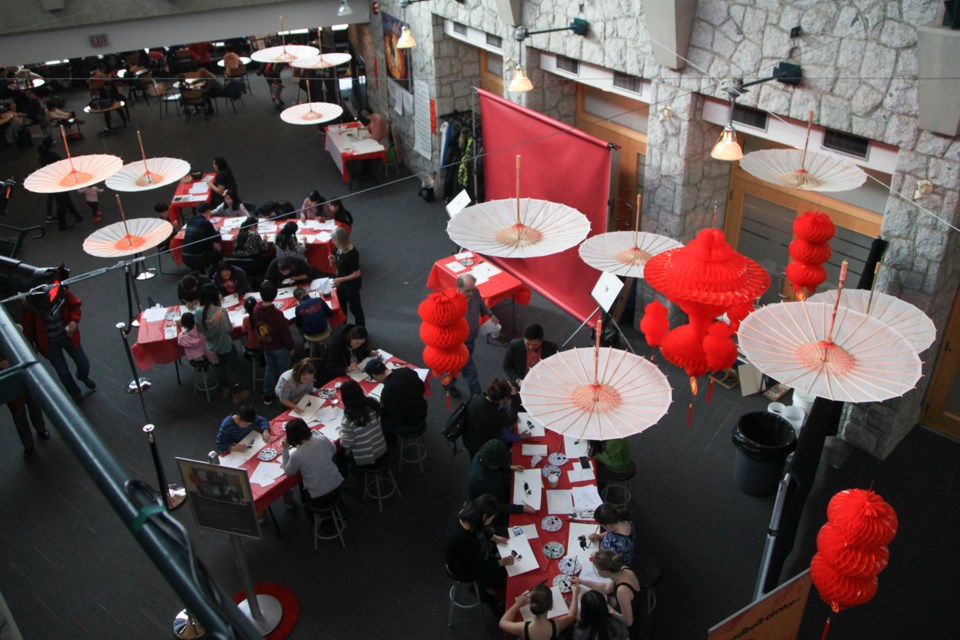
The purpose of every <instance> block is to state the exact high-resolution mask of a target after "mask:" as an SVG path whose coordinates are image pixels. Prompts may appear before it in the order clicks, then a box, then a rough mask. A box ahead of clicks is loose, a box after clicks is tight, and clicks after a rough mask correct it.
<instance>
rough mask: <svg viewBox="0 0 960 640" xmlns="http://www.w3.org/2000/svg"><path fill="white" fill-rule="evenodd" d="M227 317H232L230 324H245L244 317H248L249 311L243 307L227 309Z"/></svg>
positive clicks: (235, 325) (236, 325)
mask: <svg viewBox="0 0 960 640" xmlns="http://www.w3.org/2000/svg"><path fill="white" fill-rule="evenodd" d="M227 317H228V318H230V325H231V326H234V327H239V326H241V325H243V319H244V318H246V317H247V312H246V311H244V310H243V309H242V308H240V309H232V310H229V311H227Z"/></svg>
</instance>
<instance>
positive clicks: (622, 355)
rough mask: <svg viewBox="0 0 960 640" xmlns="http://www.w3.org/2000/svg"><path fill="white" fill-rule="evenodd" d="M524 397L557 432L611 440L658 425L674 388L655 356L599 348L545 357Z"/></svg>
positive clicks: (530, 410)
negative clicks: (656, 363) (657, 365)
mask: <svg viewBox="0 0 960 640" xmlns="http://www.w3.org/2000/svg"><path fill="white" fill-rule="evenodd" d="M597 332H598V334H599V332H600V328H599V327H598V329H597ZM520 397H521V399H522V401H523V406H524V408H525V409H526V410H527V412H528V413H530V415H532V416H533V417H534V418H536V419H537V420H538V421H539V422H540V423H541V424H543V425H544V426H545V427H546V428H547V429H550V430H551V431H555V432H557V433H562V434H566V435H570V436H574V437H576V438H580V439H591V440H611V439H614V438H625V437H627V436H630V435H633V434H636V433H640V432H641V431H644V430H645V429H648V428H650V427H652V426H653V425H655V424H656V423H657V421H659V420H660V418H662V417H663V415H664V414H665V413H666V412H667V408H668V407H669V406H670V401H671V399H672V391H671V389H670V384H669V383H668V382H667V378H666V377H665V376H664V375H663V373H661V372H660V370H659V369H657V367H656V366H655V365H653V364H652V363H651V362H650V361H649V360H646V359H644V358H641V357H640V356H638V355H635V354H632V353H630V352H628V351H621V350H619V349H612V348H609V347H608V348H605V349H600V348H599V347H595V348H593V349H570V350H569V351H561V352H560V353H557V354H556V355H553V356H550V357H549V358H546V359H544V360H541V361H540V362H539V363H538V364H537V365H536V366H534V367H533V368H532V369H530V371H529V372H528V373H527V375H526V377H525V378H524V379H523V386H522V387H521V389H520Z"/></svg>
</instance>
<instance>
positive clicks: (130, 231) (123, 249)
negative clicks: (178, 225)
mask: <svg viewBox="0 0 960 640" xmlns="http://www.w3.org/2000/svg"><path fill="white" fill-rule="evenodd" d="M172 234H173V225H172V224H170V223H169V222H167V221H166V220H161V219H159V218H134V219H132V220H122V221H121V222H114V223H113V224H111V225H107V226H106V227H102V228H100V229H97V230H96V231H94V232H93V233H91V234H90V235H89V236H87V239H86V240H84V241H83V250H84V251H86V252H87V253H89V254H90V255H92V256H97V257H98V258H119V257H122V256H132V255H134V254H136V253H141V252H143V251H146V250H147V249H152V248H153V247H155V246H157V245H158V244H160V243H161V242H163V241H164V240H166V239H167V238H169V237H170V236H171V235H172Z"/></svg>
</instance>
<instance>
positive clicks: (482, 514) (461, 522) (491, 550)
mask: <svg viewBox="0 0 960 640" xmlns="http://www.w3.org/2000/svg"><path fill="white" fill-rule="evenodd" d="M498 513H500V502H499V501H498V500H497V499H496V498H495V497H493V496H491V495H489V494H484V495H482V496H478V497H476V498H474V499H473V500H470V501H469V502H467V503H466V504H464V505H463V507H462V508H461V509H460V511H459V512H457V514H456V515H455V516H454V517H453V518H451V519H450V521H449V522H448V523H447V529H446V532H445V534H444V543H445V544H444V546H445V550H446V561H447V569H448V570H449V571H450V573H451V574H452V575H453V577H454V579H455V580H457V581H459V582H476V583H477V584H478V585H480V599H481V600H482V601H483V602H485V603H487V604H488V605H489V606H490V608H492V609H493V610H494V612H495V613H498V614H499V613H500V612H502V611H503V605H502V604H501V602H500V601H499V600H498V599H497V596H496V595H494V593H493V592H494V591H495V590H500V591H502V590H504V589H505V588H506V586H507V571H506V569H505V568H504V567H508V566H510V565H512V564H513V563H514V558H513V556H507V557H506V558H501V557H500V556H499V554H498V553H497V547H496V545H497V544H502V543H506V541H507V539H506V538H504V537H503V536H499V535H497V534H496V532H495V531H494V530H493V528H492V527H491V525H492V524H493V521H494V519H495V518H496V517H497V514H498Z"/></svg>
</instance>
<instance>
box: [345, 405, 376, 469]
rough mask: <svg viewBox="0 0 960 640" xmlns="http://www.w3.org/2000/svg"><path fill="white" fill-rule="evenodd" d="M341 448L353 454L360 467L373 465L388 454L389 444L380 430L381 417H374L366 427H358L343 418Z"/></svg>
mask: <svg viewBox="0 0 960 640" xmlns="http://www.w3.org/2000/svg"><path fill="white" fill-rule="evenodd" d="M340 446H341V447H343V448H344V449H345V450H347V451H350V452H351V453H353V459H354V461H355V462H356V463H357V464H359V465H368V464H373V463H374V462H375V461H376V460H377V458H379V457H380V456H382V455H384V454H385V453H386V452H387V443H386V441H385V440H384V439H383V429H381V428H380V416H379V415H372V416H371V419H370V421H369V422H367V424H365V425H362V426H361V425H358V424H355V423H354V422H352V421H350V420H348V419H347V418H346V417H344V418H343V423H342V424H341V425H340Z"/></svg>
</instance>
